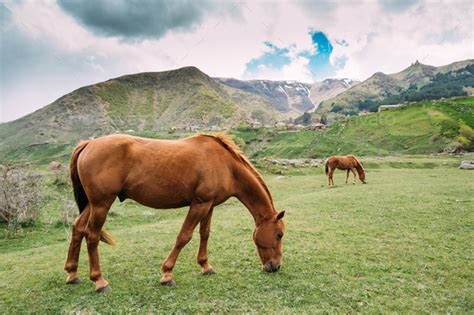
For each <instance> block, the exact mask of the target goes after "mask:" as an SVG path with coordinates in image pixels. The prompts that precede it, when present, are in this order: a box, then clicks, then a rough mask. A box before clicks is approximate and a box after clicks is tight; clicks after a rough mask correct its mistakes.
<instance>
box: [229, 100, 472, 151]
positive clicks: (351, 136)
mask: <svg viewBox="0 0 474 315" xmlns="http://www.w3.org/2000/svg"><path fill="white" fill-rule="evenodd" d="M473 117H474V98H472V97H471V98H459V99H455V100H446V101H433V102H432V101H426V102H419V103H416V104H411V105H409V106H406V107H402V108H399V109H393V110H387V111H383V112H381V113H376V114H371V115H367V116H360V117H350V118H348V119H346V120H344V121H341V122H338V123H336V124H334V125H333V126H331V130H329V131H327V132H321V131H302V132H289V131H283V132H278V133H273V134H268V135H267V136H266V138H262V136H260V138H258V137H257V134H258V131H253V133H255V134H256V135H255V136H252V135H250V134H249V133H252V131H247V132H246V133H247V134H244V133H243V132H240V133H237V134H236V135H237V136H241V137H243V139H244V140H245V141H246V143H247V145H248V147H250V148H251V147H252V145H254V144H255V145H257V146H258V149H256V150H253V151H252V150H251V149H249V152H250V153H253V155H254V156H255V157H265V156H271V157H278V158H298V157H327V156H331V155H345V154H357V155H369V156H373V155H392V154H393V153H398V154H428V153H437V152H442V151H444V150H445V149H447V148H452V147H453V146H455V145H456V142H455V138H456V136H457V135H458V134H459V127H460V121H462V122H464V123H465V124H467V125H468V126H470V127H471V128H473V127H474V119H473Z"/></svg>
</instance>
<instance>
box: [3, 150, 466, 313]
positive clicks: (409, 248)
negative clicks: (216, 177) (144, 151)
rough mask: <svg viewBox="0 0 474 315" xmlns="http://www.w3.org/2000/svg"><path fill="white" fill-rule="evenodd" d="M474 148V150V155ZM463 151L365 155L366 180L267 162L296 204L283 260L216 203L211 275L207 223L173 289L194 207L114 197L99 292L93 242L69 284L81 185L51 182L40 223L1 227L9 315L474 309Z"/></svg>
mask: <svg viewBox="0 0 474 315" xmlns="http://www.w3.org/2000/svg"><path fill="white" fill-rule="evenodd" d="M471 158H472V157H471ZM459 159H460V158H452V157H448V156H444V157H399V158H397V157H394V158H386V159H379V158H371V159H366V160H365V161H366V168H367V180H368V184H367V185H362V184H361V183H360V182H358V183H357V184H356V185H352V184H350V185H347V186H346V185H343V182H344V178H345V172H342V171H337V172H336V173H335V178H334V180H335V183H336V187H333V188H328V187H327V186H326V177H325V176H324V172H323V169H322V168H321V167H319V168H306V169H294V170H289V171H287V172H286V173H284V174H283V175H275V174H271V173H270V172H265V173H264V177H265V179H266V181H267V183H268V185H269V187H270V190H271V192H272V194H273V197H274V199H275V203H276V205H277V208H278V210H286V215H285V223H286V227H287V230H286V234H285V236H284V238H283V240H284V253H283V254H284V258H283V267H282V269H281V270H280V271H279V272H277V273H273V274H267V273H265V272H264V271H263V270H262V268H261V266H260V263H259V259H258V257H257V253H256V249H255V245H254V244H253V241H252V231H253V228H254V223H253V220H252V217H251V215H250V214H249V212H248V211H247V210H246V209H245V208H244V206H243V205H242V204H240V203H239V202H238V201H237V200H236V199H231V200H229V201H227V202H226V203H225V204H223V205H221V206H219V207H218V208H216V209H215V211H214V217H213V222H212V232H211V236H210V240H209V261H210V263H211V264H212V265H213V266H214V268H215V269H216V271H217V274H216V275H212V276H201V275H200V274H199V271H200V268H199V267H198V265H197V264H196V262H195V260H196V258H195V255H196V253H197V248H198V244H199V234H198V232H197V231H196V232H195V235H194V238H193V240H192V241H191V242H190V243H189V244H188V245H187V246H186V247H185V248H184V250H183V251H182V253H181V255H180V257H179V259H178V262H177V264H176V267H175V270H174V274H175V280H176V282H177V286H175V287H162V286H161V285H160V284H159V280H160V272H159V268H160V264H161V262H162V261H163V259H164V258H165V257H166V255H167V254H168V252H169V251H170V250H171V248H172V245H173V244H174V240H175V237H176V235H177V233H178V230H179V228H180V225H181V223H182V222H183V220H184V217H185V214H186V211H187V209H177V210H153V209H149V208H145V207H142V206H140V205H138V204H137V203H135V202H132V201H126V202H124V203H119V202H118V201H117V203H115V204H114V206H113V208H112V210H111V212H110V213H109V216H108V220H107V222H106V225H105V227H106V228H107V229H108V231H109V232H110V233H111V234H112V235H113V236H114V237H115V238H116V239H117V240H118V244H117V245H116V246H114V247H111V246H107V245H105V244H101V245H100V253H101V266H102V271H103V272H104V274H105V276H106V278H107V279H108V280H109V282H110V285H111V286H112V288H113V291H112V292H110V293H106V294H97V293H95V292H94V286H93V283H92V282H90V281H89V280H88V260H87V253H86V248H85V247H86V246H85V244H84V243H83V248H82V252H81V259H80V267H79V273H80V275H81V277H82V280H83V281H82V283H80V284H79V285H76V286H71V285H66V284H65V283H64V281H65V278H66V273H65V272H64V271H63V265H64V260H65V257H66V252H67V248H68V245H69V239H70V228H69V227H67V226H64V225H62V224H60V223H58V222H60V221H61V212H62V207H63V206H64V203H65V201H67V200H70V199H72V193H71V192H70V191H69V189H68V188H67V187H65V186H57V185H55V184H53V179H52V178H49V179H47V180H46V182H45V185H44V187H45V188H44V189H45V194H46V195H47V196H48V197H47V199H46V201H45V206H44V211H43V215H42V217H41V220H40V222H39V223H37V224H36V225H35V226H31V227H25V228H24V229H23V233H22V234H21V235H19V236H17V237H15V238H11V237H7V231H6V229H4V228H3V227H2V229H1V233H3V237H1V239H0V262H1V263H0V280H1V281H0V310H1V312H2V313H72V312H74V313H96V312H101V313H111V312H122V313H129V312H137V313H150V312H152V313H155V312H163V313H165V312H166V313H168V312H174V313H189V312H192V313H209V312H217V313H224V312H233V313H236V312H237V313H240V312H252V313H274V312H278V313H292V312H296V313H316V312H321V313H328V312H344V313H346V312H364V313H367V312H370V313H373V312H401V313H407V312H410V313H414V312H416V313H418V312H422V313H431V312H440V313H441V312H442V313H472V312H473V311H474V293H473V292H474V285H473V283H474V264H473V258H474V256H473V255H474V252H473V247H472V244H473V243H474V233H473V232H474V211H473V210H474V209H473V206H472V205H473V204H474V196H473V195H472V191H474V180H473V172H471V171H463V170H459V169H458V168H457V165H459V163H458V162H459Z"/></svg>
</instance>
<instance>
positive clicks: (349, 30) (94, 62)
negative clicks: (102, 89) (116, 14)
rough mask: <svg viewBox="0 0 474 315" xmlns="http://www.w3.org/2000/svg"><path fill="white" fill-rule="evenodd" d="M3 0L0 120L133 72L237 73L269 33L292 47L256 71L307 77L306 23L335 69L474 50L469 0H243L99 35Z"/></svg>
mask: <svg viewBox="0 0 474 315" xmlns="http://www.w3.org/2000/svg"><path fill="white" fill-rule="evenodd" d="M4 3H5V5H6V6H7V7H8V8H10V10H11V15H10V16H11V21H10V22H11V24H12V26H11V27H7V28H4V29H2V34H1V35H2V36H1V66H2V67H1V73H0V80H1V81H2V86H1V88H0V89H1V95H0V97H1V99H0V101H1V111H0V115H1V117H0V121H7V120H11V119H14V118H18V117H20V116H22V115H25V114H27V113H29V112H31V111H33V110H34V109H37V108H39V107H41V106H44V105H46V104H48V103H50V102H52V101H54V99H56V98H58V97H60V96H62V95H63V94H65V93H67V92H69V91H71V90H73V89H75V88H79V87H81V86H83V85H86V84H92V83H95V82H98V81H103V80H106V79H109V78H112V77H116V76H120V75H124V74H129V73H135V72H143V71H162V70H169V69H173V68H178V67H182V66H187V65H194V66H197V67H199V68H200V69H201V70H202V71H204V72H206V73H207V74H209V75H211V76H221V77H235V78H242V76H243V75H244V73H245V69H246V64H247V63H248V62H249V61H250V60H252V59H254V58H257V57H259V56H261V55H262V54H263V53H264V52H265V51H266V49H268V48H267V47H266V46H265V45H264V44H263V43H264V42H265V41H270V42H272V43H274V44H275V45H277V46H278V47H280V48H284V47H291V48H290V52H289V54H288V55H289V56H290V59H291V62H290V64H288V65H285V66H283V67H282V68H281V69H280V70H275V69H271V68H268V67H267V68H265V69H261V70H260V71H259V72H258V76H262V77H263V78H267V79H273V80H301V81H309V80H311V73H308V70H307V68H308V67H307V64H308V59H307V58H305V57H302V56H298V52H299V51H304V50H312V51H313V53H314V47H313V45H312V43H311V40H310V36H309V35H308V32H309V31H310V30H316V31H323V32H324V33H325V34H327V36H328V37H329V39H330V40H331V41H332V43H333V49H334V50H333V53H332V55H331V63H332V64H336V62H337V61H338V60H342V59H341V58H343V59H346V60H347V61H346V63H345V66H344V68H342V69H339V70H337V72H336V76H338V77H350V78H355V79H365V78H367V77H368V76H370V75H371V74H373V73H374V72H376V71H383V72H386V73H392V72H397V71H400V70H401V69H402V68H404V67H406V66H408V65H410V63H412V62H413V61H414V60H416V59H419V60H420V61H421V62H423V63H427V64H433V65H438V66H439V65H443V64H448V63H450V62H453V61H457V60H462V59H467V58H473V57H474V50H473V46H472V45H473V42H474V40H473V39H474V38H473V33H472V32H473V16H472V12H473V4H472V2H471V1H458V2H457V3H456V5H451V3H448V2H434V1H428V0H426V1H421V2H417V1H409V3H408V2H407V4H406V5H404V6H397V5H396V4H395V6H393V3H389V5H388V6H387V5H385V6H384V5H381V4H379V3H377V2H374V1H368V0H367V1H364V2H363V1H356V2H347V1H345V2H340V3H338V2H336V3H335V2H331V1H323V2H318V3H315V2H303V4H302V5H300V4H298V3H295V2H285V1H282V2H271V3H269V2H252V1H248V2H243V3H241V2H239V3H238V4H237V6H238V10H236V12H238V14H234V15H231V14H215V13H214V14H209V15H206V14H205V13H203V18H202V22H201V23H200V24H193V25H194V27H192V28H190V29H188V30H186V31H183V30H180V31H179V32H173V31H169V32H166V33H164V35H163V36H162V37H159V38H157V39H145V40H139V41H123V40H120V39H119V38H115V37H99V36H97V35H95V34H94V33H92V32H91V31H89V30H87V29H85V28H84V27H83V26H81V25H80V24H79V23H78V22H77V21H76V20H75V19H74V18H72V17H71V16H70V15H68V14H67V13H65V12H64V11H63V10H62V9H61V8H60V7H59V6H58V5H57V4H56V3H54V2H51V1H41V0H25V1H23V2H16V1H5V2H4ZM2 16H3V15H2ZM3 25H4V21H2V26H3ZM336 39H337V40H345V41H346V42H347V44H348V45H347V46H342V45H338V44H336V43H335V42H336ZM13 44H14V45H13ZM11 47H16V49H17V50H16V51H14V52H12V51H10V50H9V49H10V48H11ZM18 49H20V50H21V51H19V50H18Z"/></svg>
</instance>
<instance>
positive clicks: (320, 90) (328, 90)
mask: <svg viewBox="0 0 474 315" xmlns="http://www.w3.org/2000/svg"><path fill="white" fill-rule="evenodd" d="M359 83H360V82H358V81H353V80H351V79H326V80H324V81H321V82H315V83H314V84H313V85H312V86H311V90H310V92H311V94H310V99H311V102H312V103H313V104H314V106H315V107H314V110H317V109H318V107H319V105H320V104H321V102H323V101H325V100H327V99H330V98H332V97H334V96H336V95H338V94H340V93H342V92H344V91H346V90H348V89H350V88H351V87H353V86H355V85H357V84H359Z"/></svg>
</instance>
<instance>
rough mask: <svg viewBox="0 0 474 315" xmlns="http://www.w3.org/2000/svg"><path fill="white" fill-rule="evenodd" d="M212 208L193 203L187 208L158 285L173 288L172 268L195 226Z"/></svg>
mask: <svg viewBox="0 0 474 315" xmlns="http://www.w3.org/2000/svg"><path fill="white" fill-rule="evenodd" d="M211 208H212V202H204V203H201V202H197V201H196V202H194V201H193V203H192V204H191V207H190V208H189V212H188V215H187V216H186V219H185V220H184V223H183V225H182V226H181V230H180V232H179V234H178V236H177V237H176V243H175V245H174V247H173V249H172V250H171V252H170V253H169V255H168V257H167V258H166V259H165V261H164V262H163V264H162V265H161V271H162V272H163V276H162V277H161V280H160V283H161V284H162V285H168V286H173V285H175V284H176V283H175V282H174V281H173V268H174V265H175V264H176V260H177V259H178V255H179V253H180V252H181V250H182V249H183V247H184V246H186V244H187V243H188V242H189V241H190V240H191V238H192V237H193V231H194V229H195V228H196V225H197V224H198V223H199V222H200V221H201V220H202V219H203V218H204V217H205V216H206V215H207V214H208V213H209V211H210V210H211Z"/></svg>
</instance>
